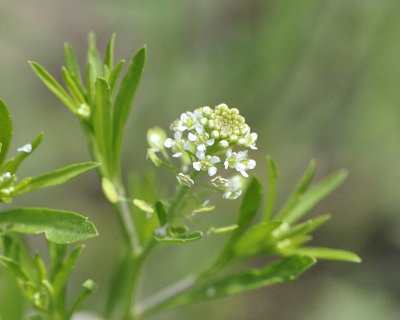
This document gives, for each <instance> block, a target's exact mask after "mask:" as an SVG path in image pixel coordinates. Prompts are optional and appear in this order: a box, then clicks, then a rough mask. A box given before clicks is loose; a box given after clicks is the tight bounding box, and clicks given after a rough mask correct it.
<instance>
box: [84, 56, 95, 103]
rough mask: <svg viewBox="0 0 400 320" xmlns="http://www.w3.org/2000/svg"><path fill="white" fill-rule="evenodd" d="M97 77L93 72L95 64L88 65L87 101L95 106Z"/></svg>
mask: <svg viewBox="0 0 400 320" xmlns="http://www.w3.org/2000/svg"><path fill="white" fill-rule="evenodd" d="M95 79H96V77H95V75H94V71H93V64H91V63H90V62H89V63H88V64H87V65H86V90H87V100H88V103H89V104H90V105H92V104H93V100H94V91H95V89H94V84H95V81H96V80H95Z"/></svg>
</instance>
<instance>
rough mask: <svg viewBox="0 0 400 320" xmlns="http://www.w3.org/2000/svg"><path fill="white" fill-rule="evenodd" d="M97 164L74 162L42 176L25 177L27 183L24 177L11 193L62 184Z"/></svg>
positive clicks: (20, 192) (16, 193) (17, 193)
mask: <svg viewBox="0 0 400 320" xmlns="http://www.w3.org/2000/svg"><path fill="white" fill-rule="evenodd" d="M98 166H99V164H98V163H95V162H83V163H76V164H72V165H69V166H67V167H64V168H61V169H58V170H55V171H52V172H50V173H47V174H44V175H42V176H38V177H33V178H27V179H28V180H27V183H25V182H24V180H25V179H24V180H22V181H21V182H20V183H19V184H17V185H16V186H15V187H14V192H13V195H19V194H23V193H27V192H32V191H35V190H40V189H44V188H49V187H53V186H56V185H59V184H63V183H65V182H67V181H69V180H71V179H73V178H75V177H76V176H79V175H81V174H82V173H85V172H86V171H89V170H92V169H94V168H96V167H98Z"/></svg>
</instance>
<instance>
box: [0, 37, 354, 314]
mask: <svg viewBox="0 0 400 320" xmlns="http://www.w3.org/2000/svg"><path fill="white" fill-rule="evenodd" d="M114 42H115V36H112V37H111V39H110V40H109V42H108V45H107V48H106V51H105V54H104V58H103V59H101V57H100V55H99V53H98V51H97V47H96V41H95V37H94V35H93V34H90V35H89V39H88V53H87V64H86V67H85V69H84V77H82V72H81V70H80V68H79V66H78V63H77V58H76V55H75V53H74V50H73V48H72V47H71V46H69V45H68V44H66V45H65V47H64V49H65V66H64V67H62V68H61V75H62V79H63V81H64V85H61V84H60V83H58V82H57V81H56V79H55V78H54V77H53V76H52V75H50V74H49V73H48V72H47V71H46V70H45V69H44V68H43V67H42V66H41V65H39V64H38V63H35V62H30V65H31V67H32V69H33V71H34V72H35V74H36V75H37V76H38V77H39V79H40V80H41V81H42V82H43V83H44V85H45V86H46V87H47V88H48V89H50V91H52V92H53V93H54V94H55V95H56V96H57V97H58V98H59V99H60V100H61V102H62V103H63V104H64V105H65V106H66V107H67V108H69V109H70V111H71V112H72V113H73V114H74V115H75V116H76V117H77V119H78V121H79V122H80V124H81V127H82V130H83V133H84V135H85V137H86V139H87V141H88V146H89V149H90V154H91V157H92V159H91V161H90V162H84V163H78V164H73V165H70V166H67V167H65V168H61V169H58V170H55V171H52V172H50V173H46V174H44V175H41V176H37V177H27V178H21V177H18V176H17V170H18V168H19V166H20V164H21V163H22V162H23V161H24V160H25V159H26V158H28V157H29V155H30V154H32V153H33V152H34V151H35V150H36V148H37V147H38V145H39V144H40V142H41V139H42V134H39V135H38V136H37V137H36V138H35V139H34V140H33V141H32V142H31V143H28V144H26V145H24V146H21V147H20V148H18V150H17V151H16V155H15V157H14V158H11V159H8V160H7V158H6V157H7V154H8V151H9V150H8V149H9V146H10V142H11V137H12V130H13V124H12V121H11V118H10V115H9V112H8V109H7V106H6V104H5V103H4V102H3V101H0V128H1V130H0V147H1V149H0V152H1V153H0V202H2V203H3V204H4V208H2V211H1V212H0V237H1V240H2V241H1V242H2V245H1V247H0V248H1V256H0V261H1V263H2V265H3V266H4V267H6V268H8V269H10V271H11V273H12V274H13V276H14V277H15V280H16V282H17V283H18V285H19V287H20V288H21V290H22V292H23V294H24V296H25V298H26V300H27V301H28V302H29V303H30V308H29V310H27V311H26V316H27V318H28V319H42V320H47V319H48V320H50V319H51V320H67V319H72V318H73V315H74V313H75V312H76V311H77V310H78V309H79V308H80V307H81V304H82V302H83V301H84V299H85V298H86V297H87V296H88V295H89V294H90V293H92V291H93V289H94V288H95V284H94V282H93V281H92V280H91V279H88V280H87V281H85V282H84V283H83V285H82V291H81V293H80V294H79V295H78V296H77V297H75V298H74V299H73V300H71V301H70V299H66V296H67V295H66V292H67V282H68V277H69V275H70V273H71V272H72V271H73V269H74V267H75V264H76V262H77V259H78V257H79V255H80V254H81V252H82V249H83V245H74V243H76V242H82V241H85V240H88V239H90V238H92V237H95V236H97V231H96V229H95V226H94V224H93V223H92V222H90V221H88V219H87V218H85V217H83V216H81V215H80V214H77V213H74V212H67V211H62V210H55V209H48V208H31V207H25V208H14V207H13V208H12V209H10V208H7V205H8V204H9V203H11V202H12V201H13V199H14V197H16V196H18V195H20V194H24V193H27V192H32V191H35V190H39V189H43V188H49V187H53V186H56V185H59V184H62V183H65V182H67V181H68V180H70V179H72V178H74V177H76V176H78V175H80V174H82V173H84V172H86V171H88V170H91V169H96V170H97V172H98V175H99V178H100V179H99V180H100V183H101V187H102V190H103V193H104V196H105V198H106V199H107V200H108V202H109V203H110V204H111V206H112V207H113V209H114V211H115V213H114V214H115V218H116V219H117V220H118V222H119V227H120V229H121V232H122V234H123V236H124V258H123V261H122V262H121V264H120V266H119V268H118V270H117V271H116V272H115V276H114V277H113V279H112V285H111V289H110V293H109V296H108V299H107V304H106V306H105V308H104V309H103V310H98V312H99V319H132V320H133V319H146V318H149V317H150V316H151V315H153V314H155V313H159V312H162V311H163V310H165V309H167V308H171V307H177V306H181V305H186V304H190V303H195V302H200V301H205V300H210V299H216V298H220V297H224V296H230V295H233V294H239V293H243V292H245V291H248V290H253V289H257V288H261V287H265V286H270V285H274V284H280V283H285V282H289V281H292V280H294V279H296V278H297V277H298V276H300V275H301V274H302V273H303V272H305V271H306V270H308V269H309V268H310V267H311V266H313V265H314V264H315V263H316V261H317V260H318V259H328V260H342V261H349V262H360V258H359V257H358V256H357V255H355V254H353V253H351V252H348V251H343V250H337V249H329V248H322V247H315V246H309V245H308V243H309V242H310V240H311V238H312V236H311V234H312V232H313V231H314V230H315V229H316V228H318V227H320V226H321V225H323V224H324V223H325V222H327V221H328V220H329V217H330V216H329V215H320V216H317V217H315V218H311V219H305V217H306V215H307V214H308V213H309V212H310V210H311V209H313V208H314V207H315V206H316V205H317V204H318V203H319V202H320V201H321V200H323V199H324V198H325V197H326V196H328V195H329V194H330V193H331V192H332V191H333V190H334V189H336V188H337V187H338V186H339V185H340V184H341V183H342V182H343V180H344V179H345V177H346V171H344V170H339V171H337V172H335V173H333V174H332V175H330V176H328V177H327V178H325V179H324V180H323V181H321V182H319V183H316V184H313V185H311V182H312V179H313V176H314V173H315V170H316V165H315V162H314V161H312V162H311V163H310V165H309V167H308V168H307V170H306V172H305V174H304V175H303V177H302V178H301V179H300V181H299V182H298V183H297V185H296V186H295V188H294V189H293V192H292V193H291V194H290V195H289V196H288V198H287V200H286V201H285V202H284V205H283V206H282V207H280V208H276V207H275V198H276V185H277V168H276V164H275V162H274V161H273V159H272V158H271V157H269V156H268V157H267V158H266V163H265V164H262V165H266V168H267V170H268V180H267V181H266V183H265V184H266V185H267V186H268V192H267V193H266V195H264V194H263V185H262V183H261V182H260V181H259V179H258V178H256V177H250V176H249V175H250V174H251V170H252V169H254V168H255V167H256V161H255V160H253V159H251V157H253V156H254V154H255V153H256V152H257V146H256V144H257V143H260V142H258V141H257V133H255V132H252V131H251V129H250V126H249V124H248V123H246V120H245V118H244V116H243V115H241V114H240V111H239V110H238V109H237V108H231V107H229V106H227V105H226V104H219V105H217V106H215V107H209V106H205V107H201V108H196V109H194V110H190V111H187V112H184V113H183V114H181V115H180V116H179V117H178V118H177V119H176V120H174V121H173V122H172V123H171V126H170V130H169V131H168V132H166V131H164V130H163V129H162V128H160V127H153V128H151V129H149V130H148V133H147V140H148V145H149V147H148V150H147V158H148V159H149V160H150V161H152V163H153V164H154V165H155V167H157V168H156V169H155V170H162V169H166V170H168V171H169V172H171V173H172V175H173V176H174V177H175V182H176V188H175V190H174V191H173V192H172V193H171V194H170V195H168V196H167V197H165V196H163V195H162V194H160V192H159V188H155V187H154V185H152V184H151V183H147V184H146V183H145V182H143V181H142V182H139V183H138V185H139V187H138V188H135V194H134V195H133V196H132V197H130V196H129V192H128V191H127V187H126V186H125V180H126V179H124V178H125V177H124V173H123V172H122V170H121V147H122V139H123V134H124V128H125V125H126V123H127V120H128V116H129V114H130V111H131V108H132V102H133V98H134V96H135V93H136V90H137V88H138V85H139V82H140V80H141V77H142V74H143V70H144V66H145V59H146V47H142V48H141V49H139V50H138V51H137V52H136V54H134V56H133V58H132V59H131V61H130V63H129V64H128V66H127V68H126V72H125V74H124V75H123V76H122V77H121V74H122V70H123V67H124V65H125V61H124V60H119V61H117V62H114V53H113V52H114ZM213 194H219V195H220V196H221V197H222V198H223V199H225V200H226V201H230V203H234V206H235V207H236V206H238V207H239V210H238V214H237V218H236V220H234V221H232V223H231V224H230V225H227V226H218V227H215V226H206V227H202V229H201V230H198V229H193V227H192V226H193V225H194V224H193V223H192V222H193V221H195V220H201V219H202V216H203V214H204V213H206V212H210V213H211V212H213V211H215V210H217V208H216V206H215V205H214V204H212V203H211V201H210V198H211V197H212V196H213ZM237 203H239V204H240V205H237ZM263 203H265V204H263ZM262 208H263V209H262ZM203 225H204V224H203ZM191 228H192V229H191ZM38 233H43V234H44V236H45V238H46V240H47V243H48V258H45V259H44V258H43V257H41V256H40V255H39V254H38V253H36V254H33V255H32V253H31V252H29V250H28V247H27V245H26V242H25V241H24V238H23V235H26V234H38ZM21 235H22V236H21ZM214 235H225V237H226V242H225V245H224V246H223V247H222V249H221V250H220V252H219V254H218V255H217V256H216V258H215V260H214V261H212V262H211V263H209V264H208V265H204V266H202V268H201V269H200V270H195V271H193V272H192V273H190V274H188V275H182V276H181V279H180V280H179V281H178V282H177V283H174V284H171V285H170V286H168V287H166V288H164V289H162V290H160V291H158V292H154V293H153V294H151V295H150V296H148V297H146V298H144V299H139V298H138V294H137V291H138V282H139V279H140V277H141V275H142V271H143V268H144V267H145V262H146V259H147V258H148V257H149V255H150V254H153V251H154V249H155V248H157V247H159V246H162V245H164V246H166V245H184V246H190V245H191V243H192V242H194V241H201V239H203V238H204V237H211V236H214ZM70 246H74V248H72V249H69V247H70ZM259 257H271V258H273V259H268V260H263V261H272V262H269V263H266V264H265V265H263V266H258V267H249V265H250V264H249V262H251V261H253V260H255V259H256V258H259ZM45 261H48V262H46V263H45ZM100 313H101V315H100Z"/></svg>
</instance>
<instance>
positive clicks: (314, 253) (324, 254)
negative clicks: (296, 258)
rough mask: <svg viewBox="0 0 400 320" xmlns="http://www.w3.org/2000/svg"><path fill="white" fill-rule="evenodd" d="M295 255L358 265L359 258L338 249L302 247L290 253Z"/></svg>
mask: <svg viewBox="0 0 400 320" xmlns="http://www.w3.org/2000/svg"><path fill="white" fill-rule="evenodd" d="M292 252H293V253H295V254H301V255H305V256H310V257H313V258H316V259H323V260H339V261H347V262H355V263H360V262H361V258H360V257H359V256H358V255H356V254H355V253H353V252H350V251H346V250H339V249H330V248H320V247H302V248H298V249H295V250H293V251H292Z"/></svg>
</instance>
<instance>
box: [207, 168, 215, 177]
mask: <svg viewBox="0 0 400 320" xmlns="http://www.w3.org/2000/svg"><path fill="white" fill-rule="evenodd" d="M216 173H217V168H216V167H209V168H208V175H209V176H210V177H212V176H213V175H214V174H216Z"/></svg>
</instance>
